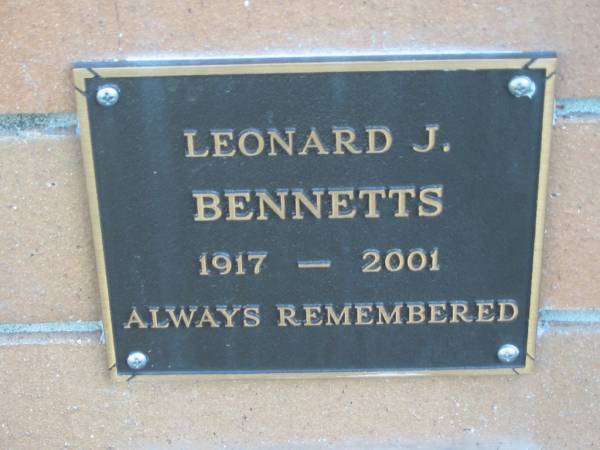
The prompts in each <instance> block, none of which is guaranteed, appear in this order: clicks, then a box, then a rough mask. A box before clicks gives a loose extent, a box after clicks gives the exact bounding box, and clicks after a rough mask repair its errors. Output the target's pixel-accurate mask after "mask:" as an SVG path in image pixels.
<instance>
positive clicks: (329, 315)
mask: <svg viewBox="0 0 600 450" xmlns="http://www.w3.org/2000/svg"><path fill="white" fill-rule="evenodd" d="M351 308H352V305H349V304H345V305H344V307H343V308H342V310H341V311H340V313H339V314H337V313H336V311H335V309H334V307H333V305H325V313H326V316H325V317H326V318H325V325H352V322H351V320H350V309H351Z"/></svg>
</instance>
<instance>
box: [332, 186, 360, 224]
mask: <svg viewBox="0 0 600 450" xmlns="http://www.w3.org/2000/svg"><path fill="white" fill-rule="evenodd" d="M329 196H330V198H331V213H330V214H329V218H330V219H352V218H353V217H354V216H356V208H355V207H350V202H349V200H352V199H353V198H354V190H353V189H331V190H329ZM343 197H347V198H343ZM342 208H343V209H342Z"/></svg>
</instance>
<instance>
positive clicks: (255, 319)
mask: <svg viewBox="0 0 600 450" xmlns="http://www.w3.org/2000/svg"><path fill="white" fill-rule="evenodd" d="M243 314H244V320H243V324H244V326H245V327H247V328H254V327H257V326H259V325H260V308H259V306H258V305H246V306H244V310H243Z"/></svg>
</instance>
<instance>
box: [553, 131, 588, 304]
mask: <svg viewBox="0 0 600 450" xmlns="http://www.w3.org/2000/svg"><path fill="white" fill-rule="evenodd" d="M553 140H554V142H553V145H552V154H551V156H550V173H549V182H548V199H547V208H546V210H547V213H546V233H545V236H544V259H543V279H542V299H543V306H544V307H547V308H600V284H599V283H598V267H600V235H599V234H598V230H600V209H599V208H598V194H599V190H598V181H599V180H600V152H599V149H600V123H599V122H592V123H582V122H559V124H558V126H557V127H556V129H555V130H554V136H553Z"/></svg>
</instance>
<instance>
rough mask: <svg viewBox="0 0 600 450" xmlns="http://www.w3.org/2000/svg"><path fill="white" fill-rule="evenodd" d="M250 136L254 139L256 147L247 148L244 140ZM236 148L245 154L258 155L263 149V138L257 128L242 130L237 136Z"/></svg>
mask: <svg viewBox="0 0 600 450" xmlns="http://www.w3.org/2000/svg"><path fill="white" fill-rule="evenodd" d="M249 136H251V137H252V138H253V139H254V140H255V141H256V148H254V149H253V150H249V149H248V147H247V145H246V140H247V139H248V137H249ZM238 148H239V149H240V153H241V154H242V155H245V156H258V155H260V154H261V153H262V152H263V150H264V149H265V140H264V138H263V136H262V134H261V133H260V131H259V130H255V129H248V130H244V131H242V133H241V134H240V137H239V138H238Z"/></svg>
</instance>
